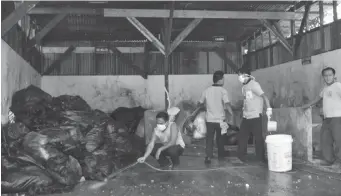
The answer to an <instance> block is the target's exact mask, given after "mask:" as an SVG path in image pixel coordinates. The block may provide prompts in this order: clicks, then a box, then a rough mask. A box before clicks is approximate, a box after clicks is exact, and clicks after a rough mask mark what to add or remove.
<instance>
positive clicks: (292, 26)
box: [290, 20, 296, 46]
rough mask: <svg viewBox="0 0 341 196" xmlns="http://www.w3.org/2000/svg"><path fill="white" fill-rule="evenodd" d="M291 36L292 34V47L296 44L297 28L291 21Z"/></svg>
mask: <svg viewBox="0 0 341 196" xmlns="http://www.w3.org/2000/svg"><path fill="white" fill-rule="evenodd" d="M290 34H291V45H292V46H293V45H294V44H295V34H296V26H295V21H294V20H290Z"/></svg>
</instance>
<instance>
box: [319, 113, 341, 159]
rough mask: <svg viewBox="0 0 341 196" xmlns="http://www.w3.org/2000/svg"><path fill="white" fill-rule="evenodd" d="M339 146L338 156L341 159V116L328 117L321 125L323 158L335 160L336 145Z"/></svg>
mask: <svg viewBox="0 0 341 196" xmlns="http://www.w3.org/2000/svg"><path fill="white" fill-rule="evenodd" d="M334 144H335V145H336V148H338V153H337V154H336V157H337V158H338V159H340V160H341V117H335V118H326V119H324V120H323V123H322V127H321V151H322V158H323V159H324V160H325V161H327V162H329V163H333V162H334V161H335V159H336V158H335V153H334V146H333V145H334Z"/></svg>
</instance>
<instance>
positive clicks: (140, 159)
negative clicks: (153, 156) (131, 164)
mask: <svg viewBox="0 0 341 196" xmlns="http://www.w3.org/2000/svg"><path fill="white" fill-rule="evenodd" d="M145 161H146V157H140V158H138V159H137V162H139V163H144V162H145Z"/></svg>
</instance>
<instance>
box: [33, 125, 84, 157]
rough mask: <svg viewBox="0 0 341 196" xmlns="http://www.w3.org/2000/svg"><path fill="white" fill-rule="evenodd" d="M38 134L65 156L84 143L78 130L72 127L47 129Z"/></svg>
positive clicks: (76, 127)
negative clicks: (45, 137) (43, 136)
mask: <svg viewBox="0 0 341 196" xmlns="http://www.w3.org/2000/svg"><path fill="white" fill-rule="evenodd" d="M38 133H40V134H42V135H45V136H47V137H48V141H49V143H50V144H53V146H54V147H56V148H57V149H58V150H60V151H62V152H63V153H65V154H68V153H67V152H69V151H72V150H73V149H75V148H77V147H79V146H80V145H81V144H82V142H83V141H84V137H83V134H82V133H81V131H80V128H79V127H78V126H73V125H70V126H60V127H52V128H47V129H43V130H40V131H39V132H38ZM68 155H70V154H68Z"/></svg>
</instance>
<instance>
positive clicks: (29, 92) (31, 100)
mask: <svg viewBox="0 0 341 196" xmlns="http://www.w3.org/2000/svg"><path fill="white" fill-rule="evenodd" d="M43 100H45V101H48V102H51V101H52V96H51V95H49V94H48V93H46V92H44V91H43V90H41V89H40V88H38V87H36V86H34V85H30V86H29V87H27V88H25V89H22V90H19V91H17V92H15V93H14V95H13V97H12V106H11V108H10V109H11V111H12V112H13V113H14V114H16V112H17V111H20V110H21V109H22V107H23V106H26V105H34V104H35V103H39V102H41V101H43Z"/></svg>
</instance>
